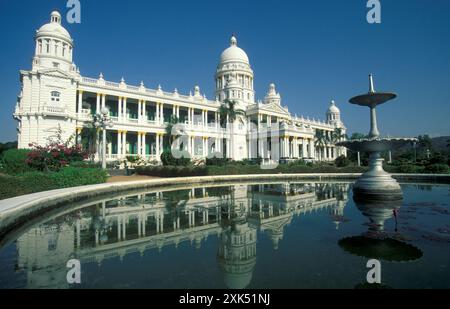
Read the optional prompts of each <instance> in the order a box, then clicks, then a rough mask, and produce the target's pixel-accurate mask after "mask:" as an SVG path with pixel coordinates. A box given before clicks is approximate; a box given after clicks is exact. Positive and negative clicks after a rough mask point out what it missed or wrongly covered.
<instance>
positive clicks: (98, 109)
mask: <svg viewBox="0 0 450 309" xmlns="http://www.w3.org/2000/svg"><path fill="white" fill-rule="evenodd" d="M100 96H101V94H100V93H97V102H96V105H95V113H96V114H99V113H100Z"/></svg>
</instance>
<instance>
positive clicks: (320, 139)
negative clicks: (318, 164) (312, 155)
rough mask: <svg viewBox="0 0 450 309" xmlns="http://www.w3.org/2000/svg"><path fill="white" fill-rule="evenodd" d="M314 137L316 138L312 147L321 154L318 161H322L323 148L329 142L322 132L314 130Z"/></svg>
mask: <svg viewBox="0 0 450 309" xmlns="http://www.w3.org/2000/svg"><path fill="white" fill-rule="evenodd" d="M315 137H316V138H315V142H314V145H315V146H316V148H317V149H319V150H320V154H321V155H320V159H322V151H323V149H324V148H325V146H326V145H327V143H328V142H329V140H328V138H327V136H326V135H325V133H324V132H323V131H322V130H316V136H315Z"/></svg>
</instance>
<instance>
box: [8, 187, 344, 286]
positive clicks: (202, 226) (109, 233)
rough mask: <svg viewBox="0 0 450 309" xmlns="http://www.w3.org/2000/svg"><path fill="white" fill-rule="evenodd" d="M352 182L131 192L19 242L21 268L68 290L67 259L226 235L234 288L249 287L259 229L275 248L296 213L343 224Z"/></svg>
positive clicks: (224, 265)
mask: <svg viewBox="0 0 450 309" xmlns="http://www.w3.org/2000/svg"><path fill="white" fill-rule="evenodd" d="M348 187H349V185H348V184H330V183H328V184H324V183H323V184H322V183H278V184H259V185H237V186H226V187H209V188H193V189H177V190H174V191H166V192H146V193H142V194H134V195H128V196H127V195H124V196H121V197H120V198H115V199H105V200H101V201H98V202H96V203H91V204H87V205H83V206H80V207H78V208H77V210H71V211H68V212H66V213H62V214H58V215H57V216H55V217H54V218H50V220H49V219H48V218H47V219H46V221H47V222H46V223H43V224H40V225H39V226H38V227H34V228H31V229H29V230H28V231H27V232H26V233H25V234H23V235H22V236H21V237H20V238H19V239H18V240H17V252H18V265H17V270H23V271H25V272H26V274H27V287H29V288H41V287H47V288H52V287H58V288H64V287H68V285H67V283H66V273H67V269H66V262H67V261H68V260H69V259H71V258H77V259H80V260H81V262H82V263H90V262H96V263H97V264H98V265H99V266H101V264H102V263H103V261H104V260H105V259H109V258H114V257H119V258H120V259H121V260H123V258H124V257H125V256H126V255H128V254H130V253H135V252H139V253H140V254H141V255H144V253H145V252H147V251H149V250H157V251H161V250H163V248H164V247H167V246H175V247H177V246H178V245H179V244H181V243H184V242H187V243H190V244H191V245H192V246H195V248H197V249H200V248H201V246H202V243H203V242H204V241H206V239H207V238H208V237H210V236H217V237H218V240H219V245H218V251H217V252H218V253H217V261H218V264H219V268H220V269H221V271H222V272H223V276H224V283H225V285H226V286H227V287H229V288H245V287H247V286H248V285H249V284H250V282H251V280H252V276H253V271H254V269H255V266H256V254H257V248H256V243H257V231H258V230H259V231H260V232H262V233H263V234H265V235H267V236H268V237H269V238H270V239H271V241H272V243H273V248H274V249H275V250H277V249H278V247H279V243H280V241H281V240H282V239H283V234H284V230H285V229H284V227H285V226H287V225H289V224H290V223H291V221H292V218H293V217H294V216H300V215H303V214H309V213H313V212H315V211H319V210H326V211H329V214H330V219H331V220H330V221H332V222H334V224H336V228H338V227H339V223H340V222H342V221H343V214H344V207H345V205H346V202H347V192H348V189H349V188H348Z"/></svg>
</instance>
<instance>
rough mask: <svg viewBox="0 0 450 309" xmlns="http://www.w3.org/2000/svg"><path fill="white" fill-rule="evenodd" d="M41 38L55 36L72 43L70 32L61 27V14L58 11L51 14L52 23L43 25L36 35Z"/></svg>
mask: <svg viewBox="0 0 450 309" xmlns="http://www.w3.org/2000/svg"><path fill="white" fill-rule="evenodd" d="M36 35H37V37H40V36H50V37H52V36H55V37H59V38H61V39H66V40H67V41H69V42H70V41H72V38H71V36H70V34H69V32H68V31H67V30H66V29H65V28H64V27H63V26H62V25H61V14H59V12H57V11H53V12H52V13H51V18H50V23H48V24H45V25H43V26H42V27H41V28H40V29H39V30H38V31H37V33H36Z"/></svg>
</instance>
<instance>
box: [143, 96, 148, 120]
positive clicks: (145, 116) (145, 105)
mask: <svg viewBox="0 0 450 309" xmlns="http://www.w3.org/2000/svg"><path fill="white" fill-rule="evenodd" d="M142 118H143V122H144V123H146V122H147V102H146V101H145V100H142Z"/></svg>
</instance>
